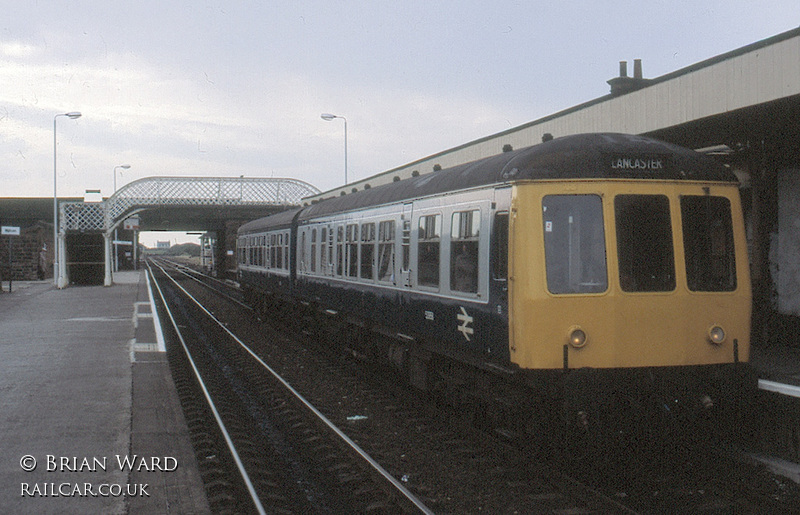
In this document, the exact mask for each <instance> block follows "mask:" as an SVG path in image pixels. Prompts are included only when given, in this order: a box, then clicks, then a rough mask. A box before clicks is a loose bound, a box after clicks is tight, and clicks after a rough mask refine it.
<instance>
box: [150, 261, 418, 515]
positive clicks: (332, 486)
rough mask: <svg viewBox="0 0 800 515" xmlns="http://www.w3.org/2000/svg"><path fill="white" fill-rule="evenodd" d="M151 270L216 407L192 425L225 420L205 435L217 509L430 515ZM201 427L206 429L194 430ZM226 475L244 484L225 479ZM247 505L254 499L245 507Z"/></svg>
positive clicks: (162, 273) (158, 269)
mask: <svg viewBox="0 0 800 515" xmlns="http://www.w3.org/2000/svg"><path fill="white" fill-rule="evenodd" d="M150 272H151V273H152V274H153V275H154V277H155V279H156V281H157V284H158V285H159V286H158V291H159V297H160V298H161V299H162V301H163V302H164V304H165V305H172V306H174V308H170V309H168V318H169V320H170V321H171V323H172V326H173V330H174V334H175V336H176V337H177V338H178V340H179V341H180V344H181V347H182V349H183V351H184V355H185V361H186V362H187V363H188V367H187V365H184V366H183V368H184V369H186V368H190V369H191V371H192V373H193V376H194V379H195V384H196V385H197V388H199V389H200V390H202V393H203V397H204V398H205V400H206V401H207V402H206V406H205V407H202V408H201V407H199V406H196V407H194V408H193V410H192V413H193V415H194V416H192V417H191V419H190V425H196V426H202V427H205V428H208V427H211V424H207V423H204V422H207V421H208V420H209V419H210V418H213V420H214V422H215V423H216V427H215V429H214V430H213V431H205V430H204V431H203V433H202V436H200V438H199V440H202V441H204V442H205V444H206V447H204V448H203V452H202V454H204V455H205V456H204V458H205V460H206V461H208V460H210V461H214V462H217V461H218V462H219V465H218V466H215V467H212V468H211V472H209V473H208V474H209V475H210V476H213V478H212V481H211V485H212V487H211V488H209V494H210V500H211V502H212V504H215V505H219V506H215V511H216V510H217V508H219V509H220V511H225V510H227V509H231V510H233V511H239V510H241V509H243V508H246V511H253V512H257V513H275V512H279V511H284V512H287V513H300V512H302V513H307V512H320V513H342V512H351V513H363V512H369V511H374V510H381V511H384V510H385V511H390V512H394V511H396V512H422V513H431V512H430V510H428V509H427V507H425V505H424V504H423V503H422V502H420V501H419V500H418V499H417V498H416V497H415V496H414V495H413V494H411V493H410V492H409V491H408V490H407V489H405V487H404V486H403V485H402V484H401V483H400V482H399V481H397V480H396V479H394V478H393V477H392V476H391V475H389V474H388V473H386V472H385V471H384V470H383V469H382V468H381V467H380V465H379V464H378V463H377V462H375V461H374V460H372V458H371V457H369V455H367V454H366V453H365V452H364V451H363V450H361V449H360V448H359V447H358V445H357V444H356V443H355V442H353V441H352V440H350V439H349V438H348V437H347V436H346V435H345V434H344V433H343V432H341V431H339V430H338V428H336V427H335V426H334V425H333V424H331V423H330V422H329V421H328V420H327V419H326V418H325V417H324V415H322V413H320V412H319V411H318V410H316V408H314V407H313V406H312V405H311V404H310V403H308V402H307V401H306V400H305V399H303V397H302V396H301V395H300V394H299V393H298V392H297V391H296V390H294V389H293V388H292V387H291V386H290V385H289V384H288V383H287V382H285V381H284V380H283V379H282V378H281V377H280V376H279V375H278V374H277V373H275V371H274V370H273V369H272V368H271V367H270V366H269V365H268V364H267V363H266V362H264V361H263V360H262V359H261V358H260V357H259V356H258V355H257V354H256V353H255V352H254V351H253V350H252V349H250V348H249V347H248V345H247V344H246V343H245V342H243V341H242V340H241V339H239V338H238V337H237V336H236V335H235V334H234V333H233V332H231V331H230V330H229V329H228V328H227V327H226V324H224V323H223V322H221V321H220V320H219V319H217V318H216V317H215V316H214V315H213V313H212V312H211V311H209V310H208V309H206V308H205V307H204V306H203V305H202V304H201V303H200V301H198V300H197V299H196V298H195V297H194V295H193V294H192V293H190V292H189V291H188V290H187V289H186V288H184V287H183V286H182V285H181V284H180V281H179V280H176V279H174V278H173V277H171V275H170V273H169V272H168V271H167V270H166V269H165V268H164V266H163V265H160V264H156V265H155V267H151V269H150ZM181 274H182V275H181V277H182V278H186V277H189V275H187V274H186V272H182V273H181ZM183 280H184V281H185V279H183ZM227 299H228V300H230V297H227ZM176 359H177V358H176ZM186 375H188V373H186V374H184V376H186ZM184 381H186V382H191V381H189V380H188V379H185V380H184ZM184 388H190V386H188V385H187V386H185V387H184ZM192 397H194V398H197V397H199V396H198V395H192ZM209 412H210V413H211V415H212V417H209ZM187 418H189V417H187ZM195 420H197V421H199V423H196V424H193V421H195ZM220 440H223V441H224V442H225V446H224V448H222V445H220V444H219V441H220ZM214 442H216V443H214ZM265 442H266V443H267V445H264V443H265ZM223 455H224V456H225V457H224V458H222V456H223ZM201 461H202V460H201ZM268 464H271V465H272V466H268ZM215 465H216V463H215ZM232 465H235V467H234V466H232ZM234 470H235V473H233V474H231V472H234ZM226 471H227V472H228V474H227V475H228V476H229V477H230V476H233V477H235V478H236V480H235V481H234V480H231V479H229V477H227V478H226V477H225V475H226V474H225V472H226ZM207 484H208V483H207ZM244 490H246V491H247V495H246V496H244V495H242V494H243V491H244ZM244 498H248V499H249V502H248V503H245V504H244V505H243V501H242V499H244Z"/></svg>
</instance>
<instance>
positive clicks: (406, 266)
mask: <svg viewBox="0 0 800 515" xmlns="http://www.w3.org/2000/svg"><path fill="white" fill-rule="evenodd" d="M237 238H238V240H237V262H238V267H237V277H238V281H239V283H240V285H241V288H242V290H243V292H244V297H245V299H246V300H247V302H249V303H250V304H251V305H252V306H253V307H254V308H255V310H256V312H257V313H259V315H260V316H267V317H268V316H276V314H277V313H288V318H291V319H294V320H298V321H305V322H303V323H305V324H308V325H309V327H311V326H313V327H314V330H315V331H317V330H321V331H322V332H323V336H322V338H323V340H324V339H326V338H327V339H328V340H330V341H331V342H336V343H338V344H339V345H341V346H342V347H343V348H346V349H347V350H348V351H349V352H351V353H352V354H354V355H357V356H361V357H366V358H369V359H370V360H377V361H380V362H383V363H385V364H388V365H389V366H390V367H392V369H394V370H396V371H397V372H398V373H399V374H401V375H402V376H403V377H404V378H405V380H406V381H407V382H408V383H409V384H410V385H412V386H413V387H414V388H416V389H417V390H419V391H424V392H447V395H448V397H449V398H452V399H456V400H455V401H454V402H456V403H461V402H463V403H466V402H468V401H471V404H472V405H473V406H478V408H476V409H475V410H474V411H475V412H479V413H483V414H484V416H488V417H490V418H491V419H492V420H493V421H498V420H499V421H500V425H501V426H505V427H506V428H507V429H506V430H507V431H513V432H516V433H520V432H521V433H523V434H528V435H542V434H548V435H552V434H553V433H558V434H559V437H558V438H559V439H566V440H568V441H569V442H571V445H572V446H575V445H577V446H580V445H588V444H586V443H585V442H586V439H587V438H588V437H587V435H597V434H601V433H602V434H611V435H619V434H621V433H623V432H625V431H627V430H628V427H631V423H630V421H631V420H634V421H641V422H643V424H642V425H645V426H653V425H662V424H664V425H666V424H667V423H668V422H667V421H670V422H669V423H672V424H674V425H677V426H680V427H683V426H686V425H687V424H688V423H693V422H695V421H697V420H709V418H710V419H711V420H713V417H712V416H711V415H710V414H715V415H714V416H716V414H727V415H726V416H734V417H735V416H736V415H730V414H732V413H737V412H738V410H740V409H741V404H742V402H744V399H745V398H746V397H747V392H752V391H754V390H755V379H754V375H753V374H752V372H751V370H750V367H749V366H748V360H749V353H750V330H751V328H750V316H751V285H750V277H749V262H748V250H747V241H746V231H745V223H744V220H743V212H742V205H741V200H740V195H739V183H738V180H737V177H736V176H735V174H734V173H733V172H732V171H731V170H729V169H728V168H727V167H725V166H723V165H721V164H719V163H718V162H716V161H715V160H713V159H712V158H711V157H709V156H706V155H703V154H700V153H697V152H695V151H693V150H689V149H686V148H682V147H679V146H676V145H672V144H669V143H666V142H663V141H659V140H656V139H652V138H648V137H644V136H638V135H626V134H616V133H593V134H578V135H571V136H564V137H559V138H553V139H550V140H549V141H544V142H542V143H540V144H536V145H533V146H530V147H527V148H522V149H517V150H513V149H512V150H510V151H506V152H503V153H501V154H498V155H495V156H492V157H488V158H484V159H480V160H476V161H474V162H470V163H466V164H462V165H458V166H454V167H452V168H447V169H442V170H438V171H435V172H433V173H430V174H425V175H419V176H415V177H411V178H409V179H405V180H397V181H395V182H393V183H389V184H385V185H381V186H376V187H373V188H370V189H365V190H363V191H358V192H355V193H352V194H347V195H343V196H340V197H334V198H329V199H325V200H322V201H319V202H316V203H313V204H311V205H307V206H304V207H298V208H295V209H291V210H288V211H284V212H281V213H277V214H273V215H271V216H267V217H265V218H261V219H258V220H254V221H252V222H249V223H246V224H244V225H242V226H241V227H240V228H239V230H238V235H237ZM486 413H491V415H486ZM720 416H721V415H720ZM714 427H715V426H712V428H711V429H710V430H711V431H714V430H715V429H714ZM554 428H555V429H554Z"/></svg>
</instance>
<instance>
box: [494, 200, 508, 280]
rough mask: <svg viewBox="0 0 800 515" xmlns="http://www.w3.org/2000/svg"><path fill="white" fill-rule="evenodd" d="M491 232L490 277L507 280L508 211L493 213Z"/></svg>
mask: <svg viewBox="0 0 800 515" xmlns="http://www.w3.org/2000/svg"><path fill="white" fill-rule="evenodd" d="M493 234H494V239H493V243H492V277H493V278H494V279H495V280H497V281H506V280H508V213H506V212H503V213H497V214H496V215H494V230H493Z"/></svg>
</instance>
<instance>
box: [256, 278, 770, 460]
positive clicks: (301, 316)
mask: <svg viewBox="0 0 800 515" xmlns="http://www.w3.org/2000/svg"><path fill="white" fill-rule="evenodd" d="M246 299H247V300H248V302H249V303H250V304H251V305H253V306H255V307H256V312H257V313H258V315H259V316H261V317H262V318H267V317H277V318H279V319H281V320H283V321H284V322H285V323H286V324H289V325H293V326H295V327H297V326H298V325H301V326H302V330H303V331H304V332H307V333H310V334H313V335H314V336H316V337H317V338H318V339H319V340H320V341H322V342H325V343H326V344H328V343H330V344H332V345H336V346H337V347H338V348H341V349H342V350H343V351H345V352H347V353H348V354H351V355H353V356H355V357H357V358H359V359H362V360H365V361H370V362H373V363H376V364H379V365H382V366H386V367H388V368H390V369H392V370H393V371H394V372H395V373H397V374H398V375H399V376H401V377H402V378H403V380H405V381H406V382H407V383H408V384H410V385H411V386H412V387H414V388H415V389H417V390H419V391H421V392H425V394H426V395H430V396H432V397H433V398H434V399H435V400H436V401H437V402H441V403H443V404H444V405H446V406H448V407H449V409H450V411H451V412H452V413H454V414H456V416H458V417H459V418H461V419H462V420H464V421H466V422H469V423H470V424H472V425H474V426H477V427H479V428H481V429H485V430H487V431H489V432H492V433H494V434H496V435H500V436H502V437H506V438H510V439H514V440H516V441H519V442H525V443H526V444H527V445H528V446H529V447H530V448H531V449H534V450H536V451H538V452H539V454H541V455H558V456H566V457H568V458H569V459H572V460H590V461H597V462H603V461H605V460H606V459H607V458H608V456H609V455H617V456H620V455H624V454H625V453H627V452H630V451H632V450H638V451H641V450H646V451H647V452H653V453H659V454H663V453H668V452H679V451H680V450H681V449H682V448H689V447H693V446H697V445H700V446H705V445H708V444H711V443H712V442H713V441H719V440H721V439H725V440H728V441H747V439H748V438H749V437H750V436H752V429H751V428H749V427H748V424H747V423H746V421H747V420H749V419H750V418H751V417H748V416H747V414H748V413H749V410H750V407H751V406H752V403H753V398H754V395H755V392H756V391H757V377H756V375H755V373H754V372H753V371H752V369H751V368H750V367H749V365H748V364H746V363H736V364H724V365H707V366H683V367H649V368H619V369H593V368H582V369H569V370H563V369H557V370H522V369H519V368H517V367H514V366H508V365H502V364H497V363H492V362H487V361H485V360H481V359H479V358H476V357H470V356H464V355H457V354H455V353H452V354H449V353H448V352H447V350H446V349H445V350H443V349H442V348H441V346H439V347H437V346H436V345H435V344H434V343H433V342H424V341H420V340H416V339H412V338H408V337H403V336H400V335H398V333H397V332H396V331H391V330H387V329H386V328H382V327H378V326H376V325H374V324H372V323H371V322H370V321H369V320H368V319H366V318H363V317H359V316H355V315H347V314H344V313H340V312H336V311H333V310H326V309H324V308H321V307H320V306H317V305H315V304H313V303H307V302H298V301H297V300H296V299H289V298H279V297H277V296H272V295H269V294H265V293H263V292H256V291H255V290H250V291H249V292H248V293H247V294H246Z"/></svg>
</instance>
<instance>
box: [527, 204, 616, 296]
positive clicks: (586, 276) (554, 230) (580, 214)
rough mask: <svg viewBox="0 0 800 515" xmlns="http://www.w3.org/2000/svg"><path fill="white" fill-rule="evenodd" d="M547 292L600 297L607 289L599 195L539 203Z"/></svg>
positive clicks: (601, 208) (601, 209)
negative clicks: (540, 204)
mask: <svg viewBox="0 0 800 515" xmlns="http://www.w3.org/2000/svg"><path fill="white" fill-rule="evenodd" d="M542 216H543V221H544V250H545V268H546V270H547V289H548V290H550V292H551V293H600V292H604V291H606V289H607V287H608V274H607V272H606V244H605V231H604V229H603V206H602V202H601V200H600V197H599V196H598V195H548V196H546V197H544V199H543V200H542Z"/></svg>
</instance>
